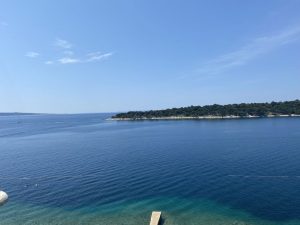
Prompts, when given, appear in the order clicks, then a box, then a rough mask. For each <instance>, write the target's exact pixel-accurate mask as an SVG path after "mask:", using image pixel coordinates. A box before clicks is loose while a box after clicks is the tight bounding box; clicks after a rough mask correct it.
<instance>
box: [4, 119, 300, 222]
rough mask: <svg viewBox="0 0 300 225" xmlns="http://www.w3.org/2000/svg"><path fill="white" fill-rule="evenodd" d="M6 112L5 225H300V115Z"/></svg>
mask: <svg viewBox="0 0 300 225" xmlns="http://www.w3.org/2000/svg"><path fill="white" fill-rule="evenodd" d="M108 117H110V115H109V114H82V115H25V116H24V115H23V116H22V115H13V116H0V189H2V190H4V191H6V192H7V193H8V194H9V197H10V198H9V201H8V202H7V203H6V204H5V205H3V206H0V224H1V225H16V224H20V225H21V224H26V225H29V224H30V225H31V224H35V225H39V224H43V225H54V224H55V225H57V224H60V225H67V224H68V225H71V224H72V225H77V224H82V225H83V224H90V225H93V224H103V225H110V224H111V225H121V224H123V225H125V224H126V225H129V224H133V225H143V224H149V219H150V215H151V212H152V211H154V210H161V211H162V213H163V224H164V225H177V224H178V225H185V224H186V225H188V224H189V225H195V224H203V225H204V224H205V225H215V224H217V225H221V224H222V225H224V224H228V225H229V224H235V225H238V224H239V225H246V224H247V225H249V224H251V225H258V224H259V225H262V224H264V225H265V224H266V225H279V224H280V225H296V224H297V225H300V118H265V119H234V120H230V119H229V120H189V121H108V120H105V119H106V118H108Z"/></svg>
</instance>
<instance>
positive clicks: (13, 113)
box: [0, 112, 38, 116]
mask: <svg viewBox="0 0 300 225" xmlns="http://www.w3.org/2000/svg"><path fill="white" fill-rule="evenodd" d="M36 114H38V113H19V112H5V113H1V112H0V116H26V115H36Z"/></svg>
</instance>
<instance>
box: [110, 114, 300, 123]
mask: <svg viewBox="0 0 300 225" xmlns="http://www.w3.org/2000/svg"><path fill="white" fill-rule="evenodd" d="M274 117H300V115H299V114H291V115H284V114H283V115H268V116H234V115H232V116H168V117H150V118H147V117H142V118H108V119H106V120H111V121H134V120H218V119H221V120H222V119H253V118H274Z"/></svg>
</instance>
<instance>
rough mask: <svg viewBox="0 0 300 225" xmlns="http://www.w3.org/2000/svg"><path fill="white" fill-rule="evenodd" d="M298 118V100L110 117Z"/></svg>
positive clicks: (118, 118) (120, 114) (142, 112)
mask: <svg viewBox="0 0 300 225" xmlns="http://www.w3.org/2000/svg"><path fill="white" fill-rule="evenodd" d="M276 116H277V117H280V116H281V117H284V116H300V100H294V101H285V102H270V103H241V104H228V105H218V104H214V105H205V106H189V107H181V108H171V109H164V110H150V111H130V112H127V113H118V114H116V115H114V116H112V118H111V119H112V120H160V119H161V120H163V119H230V118H256V117H276Z"/></svg>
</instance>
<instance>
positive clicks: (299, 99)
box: [0, 98, 300, 115]
mask: <svg viewBox="0 0 300 225" xmlns="http://www.w3.org/2000/svg"><path fill="white" fill-rule="evenodd" d="M286 101H300V98H296V99H291V100H279V101H277V100H276V101H275V100H271V101H264V102H232V103H225V104H220V103H212V104H205V105H203V104H194V105H184V106H177V107H165V108H160V109H145V110H124V111H116V112H74V113H57V112H0V114H32V115H33V114H34V115H37V114H51V115H75V114H113V113H123V112H130V111H150V110H164V109H172V108H181V107H189V106H207V105H214V104H217V105H231V104H242V103H271V102H286Z"/></svg>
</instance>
